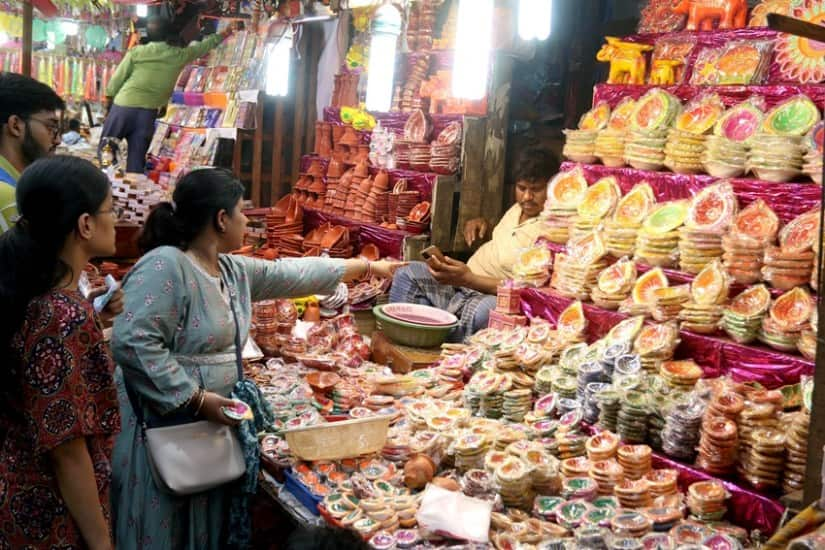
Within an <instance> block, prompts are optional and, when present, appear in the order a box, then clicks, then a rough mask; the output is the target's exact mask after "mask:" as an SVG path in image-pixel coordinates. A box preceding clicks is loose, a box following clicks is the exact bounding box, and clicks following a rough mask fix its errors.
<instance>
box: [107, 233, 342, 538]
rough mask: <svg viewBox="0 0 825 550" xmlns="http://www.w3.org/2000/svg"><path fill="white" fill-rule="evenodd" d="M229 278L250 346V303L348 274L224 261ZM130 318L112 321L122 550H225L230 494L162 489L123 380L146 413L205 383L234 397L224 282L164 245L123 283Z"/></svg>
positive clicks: (334, 265) (165, 409)
mask: <svg viewBox="0 0 825 550" xmlns="http://www.w3.org/2000/svg"><path fill="white" fill-rule="evenodd" d="M220 265H221V272H222V277H221V278H222V279H223V283H224V285H225V288H226V290H227V293H228V295H230V296H232V297H233V298H232V299H233V301H234V304H235V308H236V311H237V314H238V322H239V324H240V327H241V341H245V340H246V336H247V335H248V333H249V326H250V320H251V317H252V302H254V301H259V300H268V299H273V298H281V297H299V296H306V295H309V294H316V293H317V294H331V293H333V292H334V291H335V287H336V286H337V285H338V283H339V282H340V281H341V278H342V277H343V274H344V263H343V262H342V261H340V260H326V259H321V258H307V259H296V260H277V261H274V262H267V261H262V260H253V259H249V258H244V257H239V256H221V259H220ZM123 290H124V293H125V305H124V312H123V313H122V314H121V315H120V316H119V317H118V318H117V319H116V320H115V325H114V332H113V334H112V353H113V354H114V358H115V361H116V362H117V364H118V366H119V368H118V370H117V372H116V375H115V378H116V381H117V384H118V393H119V398H120V408H121V416H122V425H123V430H122V432H121V434H120V436H119V437H118V439H117V441H116V444H115V450H114V456H113V458H112V470H113V479H112V492H111V495H112V519H113V522H114V533H115V543H116V547H117V548H118V550H132V549H134V550H137V549H142V550H158V549H163V550H173V549H174V550H179V549H187V550H188V549H191V550H196V549H197V550H212V549H214V550H218V549H219V548H223V546H222V540H223V538H222V537H224V536H225V533H223V532H222V528H223V526H224V524H225V517H226V513H227V509H226V508H227V504H228V498H227V490H228V487H218V488H216V489H213V490H211V491H208V492H206V493H203V494H199V495H194V496H189V497H176V496H173V495H169V494H167V493H164V492H161V491H159V490H158V488H157V487H156V486H155V482H154V480H153V478H152V474H151V472H150V469H149V464H148V462H147V459H146V448H145V447H144V444H143V441H142V438H141V437H140V430H139V429H138V426H137V421H136V419H135V415H134V412H133V410H132V406H131V404H130V403H129V400H128V398H127V396H126V392H125V389H124V386H123V378H124V377H126V378H127V379H128V381H129V383H130V385H131V386H132V387H133V388H134V389H135V390H136V393H137V394H138V395H139V397H140V399H141V401H142V403H144V412H145V414H148V415H154V417H155V418H157V417H159V416H161V415H168V414H170V413H172V412H173V411H175V410H176V409H179V408H180V407H181V406H182V405H183V404H185V403H186V402H187V401H188V400H189V398H190V397H191V396H192V394H193V393H194V392H195V390H196V389H197V388H198V387H199V386H202V387H204V388H205V389H207V390H208V391H213V392H216V393H220V394H221V395H224V396H228V395H229V393H230V391H231V390H232V387H233V386H234V384H235V382H236V379H237V373H236V367H235V362H234V337H235V333H234V331H235V325H234V321H233V319H232V312H231V310H230V308H229V305H228V303H227V301H226V298H225V297H224V295H223V294H222V293H221V289H220V281H219V280H217V279H215V278H212V277H210V276H209V275H207V274H206V273H205V272H204V271H203V270H201V269H200V268H199V267H198V266H197V265H196V264H195V263H194V262H193V261H192V260H191V259H190V258H189V257H188V256H187V255H186V254H184V253H183V252H181V251H180V250H178V249H177V248H172V247H161V248H158V249H156V250H153V251H152V252H150V253H149V254H147V255H146V256H144V257H143V258H142V259H141V260H140V262H138V264H137V265H136V266H135V267H134V269H132V271H131V272H130V273H129V276H128V277H127V278H126V279H125V281H124V284H123Z"/></svg>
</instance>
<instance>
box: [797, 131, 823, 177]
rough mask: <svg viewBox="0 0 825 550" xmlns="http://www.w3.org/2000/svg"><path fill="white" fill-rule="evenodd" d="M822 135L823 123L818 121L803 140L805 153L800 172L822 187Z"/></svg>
mask: <svg viewBox="0 0 825 550" xmlns="http://www.w3.org/2000/svg"><path fill="white" fill-rule="evenodd" d="M824 134H825V122H823V121H819V122H817V123H816V126H814V128H813V130H811V132H810V133H809V134H808V136H807V137H806V138H805V146H806V148H807V152H806V153H805V156H804V157H803V160H804V161H805V164H803V165H802V172H804V173H805V175H806V176H808V177H809V178H811V179H812V180H813V181H814V182H815V183H817V184H819V185H822V154H823V151H822V149H823V146H822V142H823V135H824Z"/></svg>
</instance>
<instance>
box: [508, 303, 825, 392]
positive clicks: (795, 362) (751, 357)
mask: <svg viewBox="0 0 825 550" xmlns="http://www.w3.org/2000/svg"><path fill="white" fill-rule="evenodd" d="M572 302H573V300H571V299H569V298H565V297H564V296H561V295H559V294H557V293H555V292H554V291H553V290H551V289H540V290H539V289H527V290H523V291H522V293H521V304H522V309H523V310H524V314H525V315H527V316H528V317H530V318H534V317H540V318H543V319H547V320H548V321H551V322H556V320H557V319H558V316H559V315H560V314H561V312H562V311H564V309H565V308H566V307H567V306H569V305H570V304H571V303H572ZM584 312H585V316H586V317H587V340H588V342H594V341H596V340H598V339H599V338H601V337H603V336H604V335H605V334H607V333H608V331H609V330H610V329H611V328H612V327H613V326H615V325H616V324H617V323H619V322H620V321H622V320H624V319H626V318H627V316H626V315H624V314H621V313H618V312H615V311H607V310H604V309H601V308H599V307H596V306H594V305H592V304H584ZM681 340H682V341H681V344H680V345H679V347H678V348H677V350H676V357H677V358H679V357H689V358H691V359H693V360H694V361H696V363H697V364H698V365H699V366H700V367H702V370H703V371H704V377H705V378H715V377H717V376H722V375H730V376H731V377H732V378H733V379H734V380H735V381H737V382H759V383H760V384H762V385H764V386H765V387H767V388H770V389H774V388H778V387H781V386H785V385H788V384H795V383H797V382H799V378H800V376H802V375H803V374H807V375H812V374H813V372H814V363H813V362H812V361H808V360H806V359H804V358H803V357H801V356H798V355H791V354H787V353H781V352H778V351H773V350H771V349H769V348H766V347H763V346H761V345H758V344H754V345H750V346H745V345H742V344H737V343H736V342H733V341H732V340H729V339H727V338H724V337H722V336H718V337H714V336H704V335H701V334H695V333H693V332H689V331H686V330H683V331H681Z"/></svg>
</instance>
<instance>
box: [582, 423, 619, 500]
mask: <svg viewBox="0 0 825 550" xmlns="http://www.w3.org/2000/svg"><path fill="white" fill-rule="evenodd" d="M603 436H604V437H607V438H610V441H603V442H599V443H598V445H599V446H605V447H610V448H612V451H610V450H609V449H608V450H607V451H608V452H599V453H598V456H596V455H595V454H594V455H592V458H590V459H589V461H590V472H589V475H590V477H591V478H592V479H594V480H595V481H596V484H597V485H598V492H599V494H600V495H612V494H613V493H614V490H615V488H616V486H617V485H619V484H620V483H621V482H622V481H624V469H622V467H621V466H620V465H619V463H618V462H617V461H616V459H615V456H616V450H617V449H618V445H619V438H618V436H616V435H615V434H611V433H610V432H604V433H603V434H599V435H597V436H594V437H596V438H603ZM592 439H593V438H591V439H590V440H588V453H589V452H590V451H589V450H590V448H591V440H592ZM614 443H615V445H614ZM588 456H591V455H590V454H588Z"/></svg>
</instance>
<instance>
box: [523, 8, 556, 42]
mask: <svg viewBox="0 0 825 550" xmlns="http://www.w3.org/2000/svg"><path fill="white" fill-rule="evenodd" d="M552 22H553V0H519V4H518V34H519V36H520V37H521V39H522V40H534V39H535V40H547V38H548V37H549V36H550V31H551V27H552Z"/></svg>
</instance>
